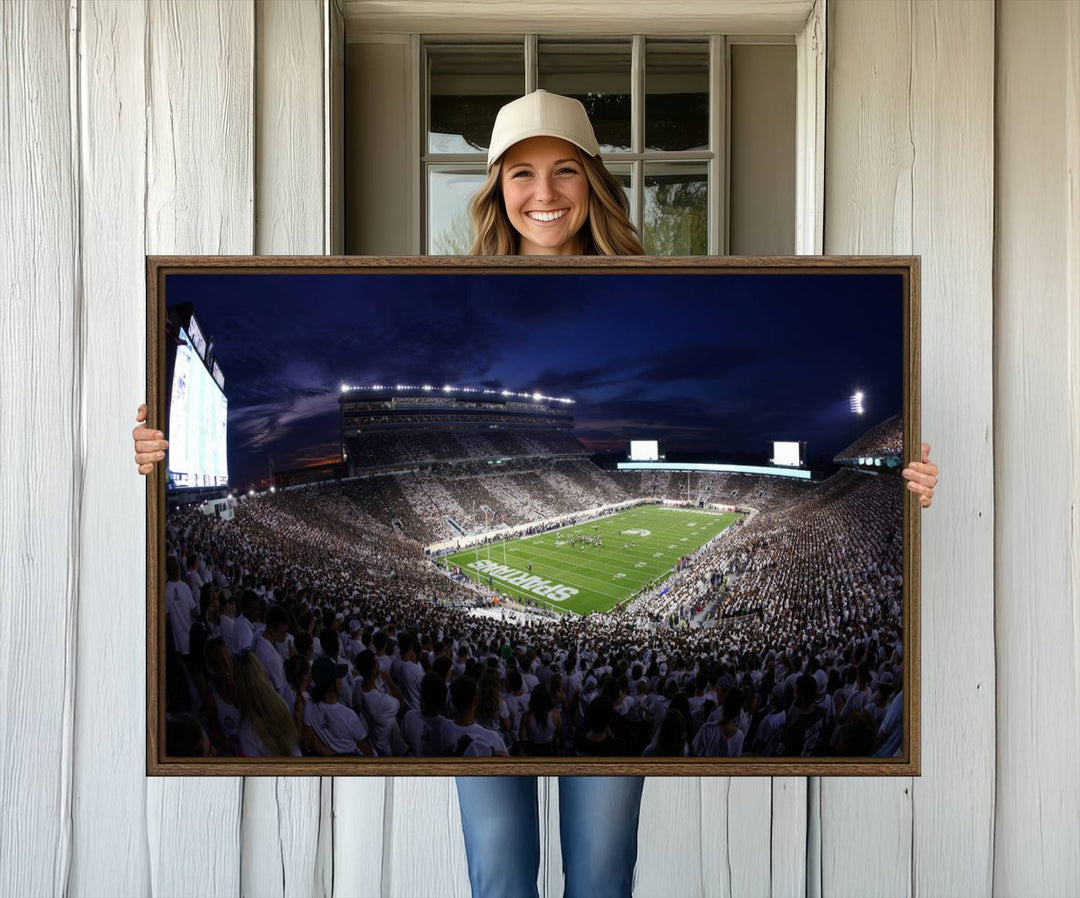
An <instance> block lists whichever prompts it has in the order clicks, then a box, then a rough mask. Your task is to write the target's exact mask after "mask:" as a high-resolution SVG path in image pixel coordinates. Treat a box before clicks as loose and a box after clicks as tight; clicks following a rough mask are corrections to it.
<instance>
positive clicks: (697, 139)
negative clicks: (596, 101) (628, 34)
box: [645, 41, 709, 152]
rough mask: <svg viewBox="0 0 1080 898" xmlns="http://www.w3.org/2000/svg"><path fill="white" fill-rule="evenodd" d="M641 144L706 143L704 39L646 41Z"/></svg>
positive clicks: (683, 146)
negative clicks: (643, 124) (643, 120)
mask: <svg viewBox="0 0 1080 898" xmlns="http://www.w3.org/2000/svg"><path fill="white" fill-rule="evenodd" d="M645 149H646V151H648V152H652V151H657V150H660V151H662V150H707V149H709V44H708V42H707V41H663V42H661V41H647V42H646V44H645Z"/></svg>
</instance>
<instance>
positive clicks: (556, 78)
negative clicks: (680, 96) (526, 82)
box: [537, 41, 631, 153]
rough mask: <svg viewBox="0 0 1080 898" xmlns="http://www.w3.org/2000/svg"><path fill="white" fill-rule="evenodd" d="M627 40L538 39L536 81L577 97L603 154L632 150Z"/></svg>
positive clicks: (543, 86) (556, 91) (629, 46)
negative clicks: (586, 41)
mask: <svg viewBox="0 0 1080 898" xmlns="http://www.w3.org/2000/svg"><path fill="white" fill-rule="evenodd" d="M630 53H631V44H630V41H619V42H613V43H594V42H590V43H588V44H582V43H571V42H568V41H540V44H539V63H538V73H537V74H538V86H539V87H541V88H542V89H544V90H549V91H551V92H552V93H556V94H564V95H565V96H568V97H574V98H575V99H576V100H580V101H581V103H582V105H583V106H584V107H585V111H586V112H588V113H589V119H590V120H591V121H592V124H593V130H594V131H596V139H597V141H599V143H600V152H601V153H612V152H618V151H620V150H621V151H624V152H625V151H628V150H629V149H630Z"/></svg>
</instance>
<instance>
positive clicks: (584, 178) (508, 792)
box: [132, 91, 937, 898]
mask: <svg viewBox="0 0 1080 898" xmlns="http://www.w3.org/2000/svg"><path fill="white" fill-rule="evenodd" d="M599 151H600V147H599V144H598V143H597V140H596V136H595V134H594V133H593V129H592V125H591V124H590V122H589V119H588V116H587V114H586V113H585V109H584V107H583V106H582V105H581V104H580V103H579V102H577V101H576V100H573V99H570V98H568V97H562V96H559V95H557V94H550V93H546V92H545V91H536V92H535V93H532V94H528V95H527V96H524V97H521V98H519V99H517V100H514V101H512V102H510V103H508V104H507V105H506V106H504V107H503V108H502V109H501V110H499V114H498V116H497V118H496V120H495V126H494V128H493V130H492V134H491V141H490V144H489V149H488V160H487V163H488V177H487V180H486V181H485V183H484V185H483V187H481V189H480V191H479V192H478V193H477V195H476V196H475V197H474V199H473V201H472V203H470V214H471V216H472V221H473V227H474V231H475V239H474V242H473V246H472V249H471V252H472V253H473V254H480V255H552V256H554V255H565V256H570V255H641V254H643V252H644V250H643V249H642V246H641V242H640V241H639V239H638V236H637V234H636V232H635V230H634V226H633V225H632V224H631V222H630V219H629V215H628V208H629V206H628V203H627V200H626V196H625V194H624V193H623V190H622V187H621V186H620V185H619V183H618V182H617V181H616V180H615V178H614V177H613V176H612V175H611V174H610V173H609V172H608V171H607V169H606V168H605V167H604V165H603V163H602V162H601V161H600V157H599ZM137 420H138V421H140V422H142V421H145V420H146V407H145V406H140V408H139V413H138V416H137ZM132 434H133V437H134V439H135V449H136V456H135V461H136V462H137V463H138V465H139V471H140V472H141V473H143V474H147V473H149V472H150V471H151V470H153V466H154V464H155V463H157V462H158V461H161V460H162V459H163V458H164V457H165V455H164V450H165V449H166V448H167V446H168V444H167V443H166V442H165V440H164V435H163V434H162V433H161V432H160V431H154V430H151V429H150V428H147V427H144V426H139V427H136V428H135V429H134V431H133V432H132ZM929 450H930V447H929V446H927V445H925V444H924V445H923V447H922V461H921V463H919V462H916V463H912V464H911V465H909V466H908V468H906V469H905V471H904V476H905V477H906V478H908V481H909V482H908V488H909V489H910V490H912V491H913V492H914V493H916V494H917V495H918V496H919V498H920V501H921V503H922V505H923V506H924V507H925V506H929V504H930V501H931V500H932V498H933V495H934V485H935V483H936V478H937V466H936V465H933V464H932V463H930V462H929V460H928V453H929ZM687 710H688V709H687ZM643 783H644V779H643V778H642V777H561V778H560V780H559V806H560V816H561V830H562V833H561V835H562V856H563V870H564V875H565V889H564V894H565V895H566V896H567V898H573V896H578V895H592V896H604V895H630V893H631V885H632V882H633V872H634V863H635V861H636V858H637V822H638V813H639V808H640V802H641V790H642V785H643ZM457 784H458V799H459V803H460V806H461V817H462V825H463V828H464V830H465V848H466V853H467V855H468V860H469V881H470V883H471V885H472V891H473V895H474V898H481V896H504V898H514V896H520V895H527V896H535V895H536V894H537V888H536V879H537V871H538V868H539V863H540V836H539V822H538V821H539V810H538V802H537V789H536V778H535V777H460V778H458V780H457Z"/></svg>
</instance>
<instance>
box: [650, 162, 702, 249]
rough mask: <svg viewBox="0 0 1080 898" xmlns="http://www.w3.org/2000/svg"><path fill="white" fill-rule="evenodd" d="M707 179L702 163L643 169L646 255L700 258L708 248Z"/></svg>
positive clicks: (662, 163) (653, 164) (661, 164)
mask: <svg viewBox="0 0 1080 898" xmlns="http://www.w3.org/2000/svg"><path fill="white" fill-rule="evenodd" d="M707 201H708V175H707V172H706V167H705V165H704V164H703V163H675V162H653V163H648V164H646V166H645V209H644V215H645V227H644V229H643V230H644V244H645V252H647V253H648V254H649V255H652V256H703V255H705V254H706V253H707V252H708V247H709V215H708V208H709V207H708V202H707Z"/></svg>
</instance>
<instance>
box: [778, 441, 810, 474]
mask: <svg viewBox="0 0 1080 898" xmlns="http://www.w3.org/2000/svg"><path fill="white" fill-rule="evenodd" d="M772 445H773V457H772V463H773V464H774V465H783V466H784V467H788V468H797V467H799V466H800V465H801V464H802V463H803V458H802V452H801V449H802V443H790V442H773V444H772Z"/></svg>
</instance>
